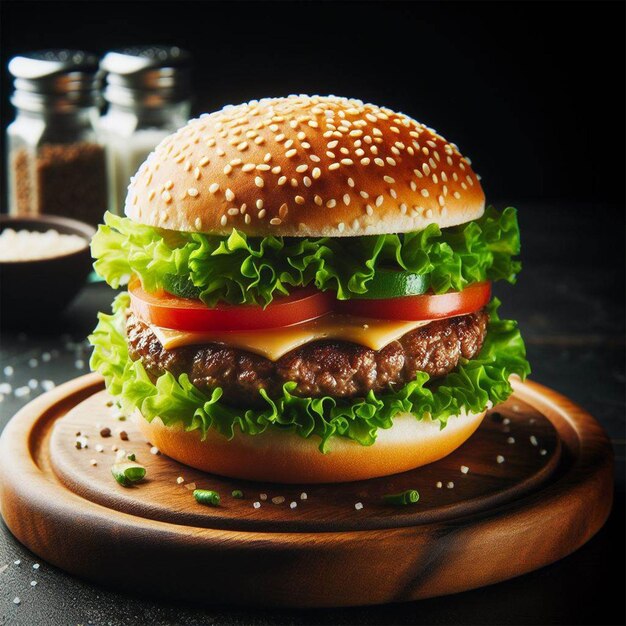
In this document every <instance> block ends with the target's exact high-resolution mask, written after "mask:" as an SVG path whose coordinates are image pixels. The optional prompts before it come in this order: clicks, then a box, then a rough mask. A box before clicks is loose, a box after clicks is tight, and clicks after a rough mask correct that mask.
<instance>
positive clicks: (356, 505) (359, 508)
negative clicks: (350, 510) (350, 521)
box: [354, 502, 363, 511]
mask: <svg viewBox="0 0 626 626" xmlns="http://www.w3.org/2000/svg"><path fill="white" fill-rule="evenodd" d="M354 508H355V509H356V510H357V511H360V510H361V509H362V508H363V503H362V502H357V503H356V504H355V505H354Z"/></svg>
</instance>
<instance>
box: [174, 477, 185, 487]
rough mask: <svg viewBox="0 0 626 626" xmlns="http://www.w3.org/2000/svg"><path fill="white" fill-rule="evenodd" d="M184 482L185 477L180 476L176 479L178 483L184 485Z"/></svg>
mask: <svg viewBox="0 0 626 626" xmlns="http://www.w3.org/2000/svg"><path fill="white" fill-rule="evenodd" d="M184 482H185V479H184V478H183V477H182V476H179V477H178V478H177V479H176V483H177V484H178V485H182V484H183V483H184Z"/></svg>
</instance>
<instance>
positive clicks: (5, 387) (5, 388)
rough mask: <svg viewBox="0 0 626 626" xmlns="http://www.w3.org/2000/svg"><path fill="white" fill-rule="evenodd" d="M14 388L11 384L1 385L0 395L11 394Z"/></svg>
mask: <svg viewBox="0 0 626 626" xmlns="http://www.w3.org/2000/svg"><path fill="white" fill-rule="evenodd" d="M12 391H13V387H11V385H10V384H9V383H0V393H11V392H12Z"/></svg>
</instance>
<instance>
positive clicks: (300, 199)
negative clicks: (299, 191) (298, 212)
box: [294, 196, 304, 204]
mask: <svg viewBox="0 0 626 626" xmlns="http://www.w3.org/2000/svg"><path fill="white" fill-rule="evenodd" d="M294 200H295V201H296V204H304V198H303V197H302V196H296V197H295V198H294Z"/></svg>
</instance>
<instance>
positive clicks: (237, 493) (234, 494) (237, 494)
mask: <svg viewBox="0 0 626 626" xmlns="http://www.w3.org/2000/svg"><path fill="white" fill-rule="evenodd" d="M230 495H231V496H232V497H233V498H237V499H238V500H241V498H243V491H241V490H240V489H235V490H234V491H233V492H232V493H231V494H230Z"/></svg>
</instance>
